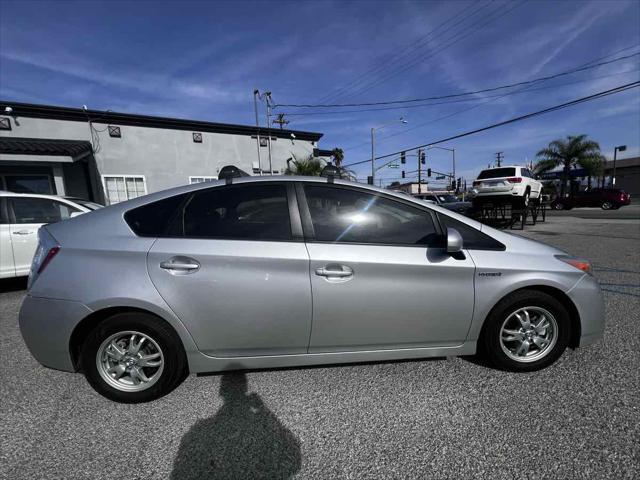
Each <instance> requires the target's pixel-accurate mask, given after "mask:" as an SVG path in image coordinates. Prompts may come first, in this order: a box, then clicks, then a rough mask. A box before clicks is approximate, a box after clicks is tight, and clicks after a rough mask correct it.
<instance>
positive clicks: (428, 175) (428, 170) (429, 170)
mask: <svg viewBox="0 0 640 480" xmlns="http://www.w3.org/2000/svg"><path fill="white" fill-rule="evenodd" d="M430 176H431V169H430V168H427V177H430Z"/></svg>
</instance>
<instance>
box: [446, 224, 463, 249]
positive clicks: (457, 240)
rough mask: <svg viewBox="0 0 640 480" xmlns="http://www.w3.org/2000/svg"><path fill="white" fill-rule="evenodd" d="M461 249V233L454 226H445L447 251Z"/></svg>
mask: <svg viewBox="0 0 640 480" xmlns="http://www.w3.org/2000/svg"><path fill="white" fill-rule="evenodd" d="M460 251H462V235H460V232H458V231H457V230H456V229H455V228H447V253H458V252H460Z"/></svg>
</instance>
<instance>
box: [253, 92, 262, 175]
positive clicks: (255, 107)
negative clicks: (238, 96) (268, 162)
mask: <svg viewBox="0 0 640 480" xmlns="http://www.w3.org/2000/svg"><path fill="white" fill-rule="evenodd" d="M259 97H260V92H259V91H258V89H257V88H256V89H255V90H254V91H253V108H254V110H255V112H256V144H257V145H258V170H259V171H260V175H261V176H262V161H261V160H260V122H258V98H259Z"/></svg>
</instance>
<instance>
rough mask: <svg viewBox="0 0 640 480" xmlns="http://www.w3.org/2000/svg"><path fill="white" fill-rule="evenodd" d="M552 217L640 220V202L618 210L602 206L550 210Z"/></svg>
mask: <svg viewBox="0 0 640 480" xmlns="http://www.w3.org/2000/svg"><path fill="white" fill-rule="evenodd" d="M549 216H552V217H577V218H594V219H599V220H616V219H635V220H640V203H634V204H631V205H626V206H624V207H621V208H619V209H618V210H602V209H601V208H573V209H571V210H560V211H556V210H549Z"/></svg>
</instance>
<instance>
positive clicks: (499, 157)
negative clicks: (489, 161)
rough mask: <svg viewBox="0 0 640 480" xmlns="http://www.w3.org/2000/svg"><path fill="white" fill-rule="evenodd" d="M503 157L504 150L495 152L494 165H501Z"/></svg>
mask: <svg viewBox="0 0 640 480" xmlns="http://www.w3.org/2000/svg"><path fill="white" fill-rule="evenodd" d="M503 158H504V152H496V166H497V167H500V166H502V159H503Z"/></svg>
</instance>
